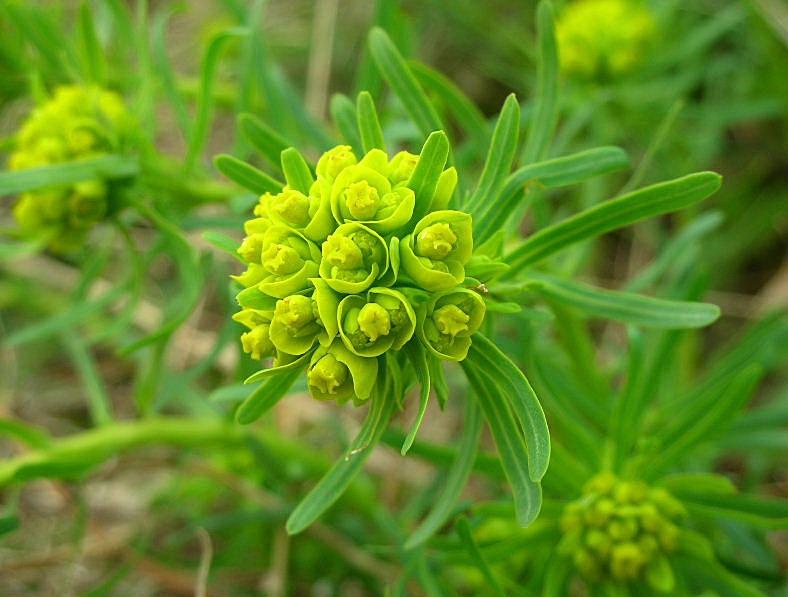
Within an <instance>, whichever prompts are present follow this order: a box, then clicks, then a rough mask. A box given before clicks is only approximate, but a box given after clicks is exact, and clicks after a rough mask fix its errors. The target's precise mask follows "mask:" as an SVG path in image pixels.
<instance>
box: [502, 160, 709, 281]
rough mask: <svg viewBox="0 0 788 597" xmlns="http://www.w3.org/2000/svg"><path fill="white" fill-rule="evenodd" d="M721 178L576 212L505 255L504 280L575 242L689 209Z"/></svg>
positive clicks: (686, 180)
mask: <svg viewBox="0 0 788 597" xmlns="http://www.w3.org/2000/svg"><path fill="white" fill-rule="evenodd" d="M720 182H721V177H720V175H719V174H716V173H714V172H698V173H696V174H689V175H687V176H683V177H681V178H677V179H675V180H671V181H668V182H662V183H659V184H655V185H652V186H649V187H646V188H644V189H640V190H638V191H634V192H632V193H628V194H626V195H624V196H622V197H619V198H617V199H612V200H610V201H606V202H605V203H601V204H599V205H596V206H594V207H592V208H590V209H587V210H585V211H582V212H580V213H579V214H576V215H574V216H572V217H570V218H567V219H566V220H564V221H562V222H559V223H558V224H554V225H552V226H548V227H547V228H543V229H542V230H539V231H538V232H536V233H534V234H532V235H531V236H530V237H528V238H527V239H526V240H525V242H523V243H522V244H521V245H520V246H519V247H517V248H516V249H515V250H514V251H512V252H511V253H509V255H508V256H507V259H506V260H507V262H508V263H509V265H510V269H509V271H508V272H507V273H506V274H505V277H511V276H514V275H515V274H517V273H518V272H519V271H520V270H522V269H523V268H524V267H527V266H529V265H533V264H534V263H537V262H539V261H541V260H542V259H545V258H547V257H549V256H550V255H553V254H554V253H557V252H558V251H560V250H561V249H564V248H566V247H568V246H570V245H573V244H575V243H578V242H581V241H584V240H587V239H590V238H594V237H596V236H599V235H601V234H605V233H606V232H610V231H612V230H616V229H618V228H623V227H625V226H629V225H630V224H634V223H635V222H639V221H640V220H644V219H646V218H651V217H653V216H658V215H662V214H666V213H670V212H673V211H677V210H680V209H684V208H686V207H689V206H690V205H692V204H693V203H697V202H698V201H700V200H702V199H705V198H706V197H708V196H709V195H711V194H712V193H714V192H715V191H716V190H717V189H719V188H720Z"/></svg>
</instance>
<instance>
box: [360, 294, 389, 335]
mask: <svg viewBox="0 0 788 597" xmlns="http://www.w3.org/2000/svg"><path fill="white" fill-rule="evenodd" d="M357 321H358V327H359V329H360V330H361V331H362V332H363V333H364V335H365V336H366V337H367V338H369V339H370V341H372V342H375V341H376V340H377V339H378V338H380V336H387V335H388V334H389V333H390V332H391V318H390V317H389V313H388V311H386V310H385V309H384V308H383V307H381V306H380V305H378V304H377V303H367V304H366V305H364V306H363V307H362V308H361V311H359V314H358V319H357Z"/></svg>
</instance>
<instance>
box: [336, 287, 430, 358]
mask: <svg viewBox="0 0 788 597" xmlns="http://www.w3.org/2000/svg"><path fill="white" fill-rule="evenodd" d="M338 320H339V334H340V336H341V337H342V341H343V342H344V343H345V346H346V347H347V349H348V350H350V351H351V352H352V353H354V354H357V355H359V356H363V357H376V356H378V355H381V354H383V353H384V352H386V351H387V350H390V349H393V350H399V349H400V348H402V347H403V346H405V344H406V343H407V342H408V340H410V339H411V337H412V336H413V332H414V331H415V329H416V313H415V312H414V310H413V306H412V305H411V304H410V302H409V301H408V299H407V298H406V297H405V295H404V294H402V293H401V292H398V291H396V290H392V289H390V288H372V289H370V291H369V292H367V295H366V297H362V296H358V295H352V296H346V297H345V298H344V299H342V302H341V303H340V304H339V309H338Z"/></svg>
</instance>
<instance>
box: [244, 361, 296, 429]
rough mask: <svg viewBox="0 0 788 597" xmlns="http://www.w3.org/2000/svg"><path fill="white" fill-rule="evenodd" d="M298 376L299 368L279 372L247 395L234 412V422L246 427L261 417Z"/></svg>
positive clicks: (285, 392)
mask: <svg viewBox="0 0 788 597" xmlns="http://www.w3.org/2000/svg"><path fill="white" fill-rule="evenodd" d="M300 375H301V369H300V368H295V369H290V370H289V371H280V373H279V374H278V375H275V376H274V377H271V378H269V379H268V380H267V381H266V382H265V383H262V384H260V387H259V388H257V389H256V390H255V391H254V392H252V393H251V394H249V396H248V397H247V398H246V399H245V400H244V401H243V402H242V403H241V404H240V405H239V406H238V410H237V411H236V412H235V420H236V421H238V423H240V424H241V425H248V424H249V423H253V422H254V421H256V420H257V419H259V418H260V417H262V416H263V415H264V414H265V413H266V412H268V411H269V410H270V409H271V408H272V407H273V406H274V405H275V404H276V403H277V402H279V401H280V400H281V399H282V398H284V396H285V394H287V392H288V391H289V390H290V388H291V387H292V386H293V384H294V383H295V381H296V379H298V377H299V376H300Z"/></svg>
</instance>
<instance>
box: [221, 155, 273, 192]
mask: <svg viewBox="0 0 788 597" xmlns="http://www.w3.org/2000/svg"><path fill="white" fill-rule="evenodd" d="M213 163H214V165H215V166H216V169H217V170H218V171H219V172H221V173H222V174H224V175H225V176H226V177H227V178H229V179H230V180H232V181H233V182H236V183H237V184H239V185H241V186H242V187H243V188H245V189H248V190H249V191H251V192H252V193H254V194H256V195H262V194H263V193H279V192H280V191H281V190H282V187H283V186H284V185H283V184H282V183H281V182H280V181H278V180H276V179H274V178H272V177H270V176H269V175H268V174H266V173H265V172H263V171H262V170H258V169H257V168H255V167H254V166H252V165H250V164H247V163H246V162H243V161H241V160H239V159H238V158H236V157H233V156H231V155H227V154H224V153H223V154H220V155H217V156H216V157H215V158H214V159H213Z"/></svg>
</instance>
